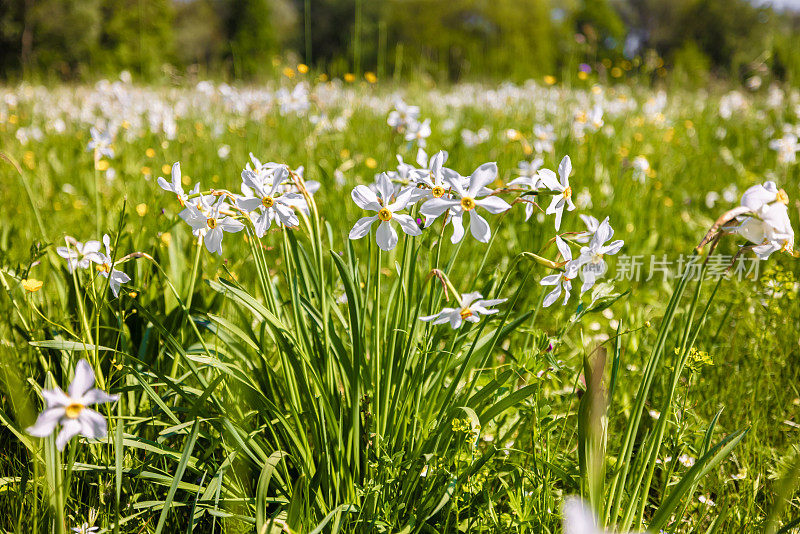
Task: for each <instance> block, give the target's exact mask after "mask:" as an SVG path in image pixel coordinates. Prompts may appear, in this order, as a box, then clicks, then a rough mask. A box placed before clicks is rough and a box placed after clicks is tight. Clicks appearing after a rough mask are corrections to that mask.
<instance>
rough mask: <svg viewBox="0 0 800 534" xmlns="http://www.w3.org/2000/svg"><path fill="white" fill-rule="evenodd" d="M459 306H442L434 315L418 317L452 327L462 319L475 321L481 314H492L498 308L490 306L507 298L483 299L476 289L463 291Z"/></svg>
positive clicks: (455, 326) (462, 320) (459, 324)
mask: <svg viewBox="0 0 800 534" xmlns="http://www.w3.org/2000/svg"><path fill="white" fill-rule="evenodd" d="M459 300H460V307H459V308H444V309H442V311H440V312H439V313H436V314H434V315H426V316H424V317H420V318H419V319H420V321H432V324H444V323H448V322H449V323H450V326H451V327H452V328H454V329H456V328H458V327H460V326H461V323H462V322H464V321H467V322H470V323H477V322H478V321H480V316H481V315H492V314H494V313H497V312H498V311H499V310H496V309H493V308H492V306H497V305H498V304H502V303H503V302H505V301H506V300H507V299H484V298H483V295H481V294H480V293H478V292H477V291H473V292H472V293H463V294H462V295H461V298H460V299H459Z"/></svg>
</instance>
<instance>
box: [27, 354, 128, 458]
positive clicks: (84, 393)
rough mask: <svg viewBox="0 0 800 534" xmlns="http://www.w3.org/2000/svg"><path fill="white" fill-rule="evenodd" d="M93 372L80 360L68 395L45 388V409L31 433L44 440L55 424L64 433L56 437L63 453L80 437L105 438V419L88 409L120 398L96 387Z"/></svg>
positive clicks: (43, 394)
mask: <svg viewBox="0 0 800 534" xmlns="http://www.w3.org/2000/svg"><path fill="white" fill-rule="evenodd" d="M93 386H94V371H93V370H92V366H91V365H89V363H88V362H87V361H86V360H83V359H82V360H80V361H79V362H78V365H77V366H76V367H75V378H73V380H72V383H71V384H70V385H69V389H68V390H67V393H64V391H63V390H62V389H61V388H59V387H58V386H56V387H55V389H43V390H42V396H43V397H44V400H45V403H46V406H45V409H44V411H43V412H42V413H41V414H39V417H38V418H37V419H36V423H35V424H34V425H33V426H32V427H29V428H28V429H27V430H28V433H29V434H30V435H32V436H36V437H39V438H43V437H46V436H49V435H51V434H52V433H53V432H54V431H55V429H56V425H59V424H60V425H61V432H60V433H59V434H58V437H57V438H56V447H58V450H64V447H66V445H67V443H68V442H69V440H70V439H72V437H73V436H75V435H77V434H80V435H82V436H85V437H87V438H90V439H100V438H103V437H105V435H106V419H105V417H103V416H102V415H100V414H99V413H97V412H96V411H94V410H92V409H90V408H88V406H91V405H92V404H98V403H105V402H113V401H115V400H117V399H118V398H119V397H118V396H117V395H109V394H107V393H106V392H105V391H102V390H99V389H97V388H94V387H93Z"/></svg>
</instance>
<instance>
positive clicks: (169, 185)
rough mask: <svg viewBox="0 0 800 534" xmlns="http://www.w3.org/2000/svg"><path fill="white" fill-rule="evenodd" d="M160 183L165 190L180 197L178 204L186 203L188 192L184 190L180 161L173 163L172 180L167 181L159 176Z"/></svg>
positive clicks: (183, 204) (182, 205)
mask: <svg viewBox="0 0 800 534" xmlns="http://www.w3.org/2000/svg"><path fill="white" fill-rule="evenodd" d="M158 185H159V186H160V187H161V189H163V190H164V191H167V192H168V193H172V194H174V195H175V197H176V198H177V199H178V204H180V205H181V207H184V206H185V205H186V193H184V192H183V184H182V183H181V164H180V162H175V163H173V164H172V181H171V182H167V181H166V180H165V179H164V178H163V177H162V176H159V177H158Z"/></svg>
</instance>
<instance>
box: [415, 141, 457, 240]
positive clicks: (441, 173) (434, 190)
mask: <svg viewBox="0 0 800 534" xmlns="http://www.w3.org/2000/svg"><path fill="white" fill-rule="evenodd" d="M446 161H447V152H445V151H444V150H440V151H439V152H437V153H436V154H434V155H433V156H431V157H430V160H428V155H427V154H426V153H425V151H424V150H423V149H421V148H420V149H419V151H417V165H419V166H420V167H422V168H421V169H415V178H416V180H415V181H416V184H417V187H416V188H415V189H414V190H413V191H412V193H411V202H417V201H419V200H422V199H427V198H442V197H443V196H445V194H446V193H447V191H448V189H450V184H449V182H448V181H446V180H445V176H451V177H455V176H458V173H456V172H455V171H451V170H450V169H447V168H445V167H444V163H445V162H446ZM425 226H428V225H427V224H426V225H425Z"/></svg>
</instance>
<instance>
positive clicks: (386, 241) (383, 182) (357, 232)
mask: <svg viewBox="0 0 800 534" xmlns="http://www.w3.org/2000/svg"><path fill="white" fill-rule="evenodd" d="M376 185H377V187H376V189H377V194H376V193H375V192H374V191H372V190H371V189H370V188H369V187H367V186H365V185H357V186H355V187H354V188H353V191H352V193H351V196H352V198H353V202H355V203H356V205H358V207H360V208H362V209H365V210H371V211H375V212H377V213H376V214H375V215H371V216H367V217H362V218H360V219H359V220H358V221H356V224H354V225H353V228H352V229H351V230H350V236H349V237H350V239H361V238H362V237H364V236H365V235H367V234H368V233H369V230H370V228H372V223H374V222H375V221H377V220H380V221H381V222H380V224H379V225H378V231H377V232H376V233H375V238H376V241H377V243H378V246H379V247H380V248H381V250H392V249H393V248H394V247H395V246H396V245H397V232H396V231H395V229H394V228H393V227H392V225H391V221H394V222H396V223H397V224H398V225H400V229H401V230H403V232H405V233H406V234H408V235H410V236H417V235H420V234H421V233H422V230H421V229H420V227H419V226H417V223H416V222H414V219H413V218H412V217H411V216H410V215H406V214H403V213H398V212H399V211H402V210H404V209H406V206H408V203H409V201H410V200H411V193H412V192H413V190H414V189H413V188H411V187H409V188H406V189H403V190H402V191H400V192H399V193H398V194H397V195H396V196H395V190H394V185H392V182H391V180H389V177H388V176H386V174H385V173H381V174H380V176H378V180H377V184H376Z"/></svg>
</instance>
